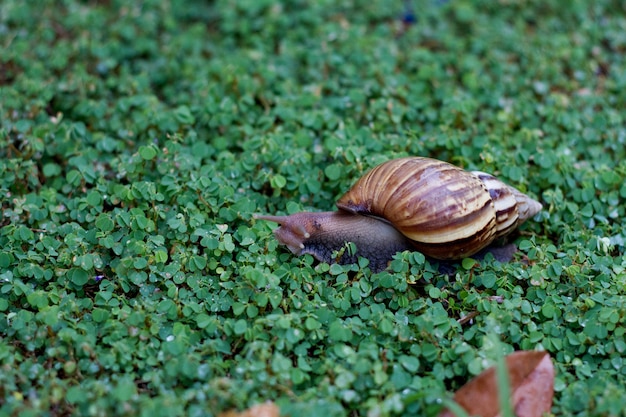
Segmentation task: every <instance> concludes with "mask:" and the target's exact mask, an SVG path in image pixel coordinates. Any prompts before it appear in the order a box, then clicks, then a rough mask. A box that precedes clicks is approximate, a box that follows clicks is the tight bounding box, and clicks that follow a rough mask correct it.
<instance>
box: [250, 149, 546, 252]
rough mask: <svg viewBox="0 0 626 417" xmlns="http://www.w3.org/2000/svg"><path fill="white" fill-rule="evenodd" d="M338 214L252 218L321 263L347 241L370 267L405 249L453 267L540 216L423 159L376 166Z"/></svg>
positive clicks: (496, 184)
mask: <svg viewBox="0 0 626 417" xmlns="http://www.w3.org/2000/svg"><path fill="white" fill-rule="evenodd" d="M337 207H338V208H339V211H338V212H327V213H297V214H294V215H292V216H257V218H260V219H265V220H270V221H275V222H278V223H280V224H281V227H280V228H279V229H277V230H276V231H275V234H276V236H277V238H278V240H279V241H280V242H281V243H284V244H286V245H287V246H288V247H289V248H290V250H291V251H292V252H294V253H296V254H302V253H311V254H313V255H314V256H315V257H316V258H318V259H319V260H322V261H326V262H332V261H334V260H333V259H330V258H331V257H330V255H329V253H332V251H333V250H338V249H340V248H341V247H342V246H343V245H344V244H345V243H346V242H349V241H352V242H354V243H355V244H356V246H357V250H358V252H359V255H360V256H365V257H368V258H370V260H372V258H373V257H374V258H375V257H382V258H386V260H390V259H391V256H393V253H395V252H396V251H397V250H404V249H405V248H412V249H415V250H418V251H420V252H422V253H423V254H425V255H427V256H429V257H432V258H435V259H441V260H454V259H460V258H464V257H468V256H471V255H473V254H475V253H476V252H478V251H480V250H481V249H484V248H485V247H487V246H488V245H489V244H490V243H492V242H493V241H494V240H495V239H497V238H499V237H502V236H505V235H507V234H508V233H510V232H511V231H512V230H513V229H515V228H516V227H518V226H519V225H520V224H522V223H523V222H524V221H525V220H527V219H528V218H530V217H532V216H534V215H535V214H537V213H538V212H539V211H540V210H541V208H542V206H541V204H540V203H539V202H537V201H535V200H533V199H532V198H530V197H528V196H527V195H525V194H523V193H521V192H520V191H519V190H517V189H515V188H513V187H511V186H509V185H506V184H505V183H503V182H502V181H500V180H498V179H497V178H495V177H493V176H492V175H489V174H486V173H484V172H478V171H473V172H470V171H465V170H463V169H461V168H459V167H456V166H454V165H452V164H449V163H447V162H443V161H438V160H435V159H430V158H422V157H408V158H400V159H394V160H391V161H388V162H385V163H383V164H381V165H378V166H377V167H375V168H374V169H372V170H371V171H370V172H368V173H367V174H365V175H364V176H363V177H361V178H360V179H359V180H358V181H357V182H356V183H355V184H354V185H353V186H352V188H351V189H350V190H349V191H348V192H347V193H346V194H344V195H343V196H342V197H341V198H340V199H339V201H337ZM351 216H352V217H351ZM374 222H375V223H374ZM348 223H349V226H348ZM368 228H369V229H372V232H371V233H368V232H367V230H368ZM351 231H354V233H351ZM398 232H399V233H398ZM377 236H380V237H381V239H380V242H379V241H378V239H377ZM390 242H394V243H390ZM390 252H392V253H391V254H390ZM340 261H342V262H344V261H345V260H343V259H342V260H340ZM351 261H352V260H351ZM376 261H377V262H379V263H380V262H381V261H379V260H378V259H377V260H376Z"/></svg>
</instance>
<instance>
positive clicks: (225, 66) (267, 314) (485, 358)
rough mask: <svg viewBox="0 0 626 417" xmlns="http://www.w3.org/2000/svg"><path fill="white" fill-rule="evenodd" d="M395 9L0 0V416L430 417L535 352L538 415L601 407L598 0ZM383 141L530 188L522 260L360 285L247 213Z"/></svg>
mask: <svg viewBox="0 0 626 417" xmlns="http://www.w3.org/2000/svg"><path fill="white" fill-rule="evenodd" d="M406 3H410V2H401V1H397V2H395V3H390V2H387V1H379V0H374V1H369V2H364V1H356V2H331V1H327V0H321V1H316V2H306V1H300V0H293V1H284V2H279V1H273V0H263V1H256V0H255V1H252V0H248V1H240V2H235V1H229V0H219V1H215V2H200V1H193V0H188V1H185V2H169V1H165V2H163V1H143V2H138V3H136V4H133V5H128V4H127V3H124V2H119V1H111V2H84V1H75V0H66V1H62V2H53V1H50V0H46V1H42V2H23V1H16V0H4V1H3V2H1V3H0V34H1V35H2V36H0V42H1V44H0V45H1V47H0V195H1V196H2V198H1V199H0V201H1V208H2V210H1V213H2V218H1V219H0V334H2V338H1V339H0V364H1V366H2V368H1V372H0V387H1V388H0V407H1V412H0V414H3V415H4V414H6V415H66V414H75V415H132V416H135V415H141V416H143V415H146V416H148V415H149V416H151V417H154V416H160V415H167V416H172V415H192V416H195V415H207V414H208V415H216V414H218V413H219V412H221V411H224V410H226V409H229V408H244V407H247V406H249V405H251V404H254V403H258V402H262V401H265V400H266V399H271V400H274V401H276V403H277V404H278V405H279V406H280V407H281V410H282V412H283V413H284V415H309V416H318V415H319V416H328V415H332V416H348V415H350V416H354V415H366V414H367V415H388V416H391V415H435V414H436V413H437V412H438V410H440V408H441V404H442V399H443V398H447V397H448V394H447V391H454V390H455V389H457V388H458V387H460V386H461V385H462V384H463V383H464V382H465V381H466V380H467V379H469V378H470V377H471V376H473V375H476V374H478V373H480V372H481V371H482V370H483V369H485V367H487V366H488V365H490V364H492V363H493V362H494V361H495V360H497V358H499V357H501V356H502V354H503V353H507V352H510V351H513V350H516V349H545V350H547V351H549V352H550V354H551V356H552V357H553V358H554V362H555V367H556V371H557V376H556V385H555V389H556V397H555V404H554V407H553V412H554V414H555V415H571V416H587V415H593V416H618V415H623V401H622V397H623V392H624V389H625V387H626V362H625V361H624V359H623V358H624V357H625V354H626V342H624V339H625V338H624V336H625V332H626V330H624V329H626V307H625V306H626V291H625V288H626V256H625V255H624V245H625V244H624V241H625V239H626V235H625V232H624V230H626V223H625V221H624V219H625V218H626V213H625V210H626V205H625V204H624V200H625V199H626V185H625V184H626V162H624V161H626V145H625V144H626V133H625V132H626V130H625V129H624V126H625V120H624V112H623V109H624V108H626V95H625V94H626V88H625V87H626V65H625V62H624V56H625V54H624V51H625V49H626V35H625V33H626V30H625V29H626V20H625V18H624V8H623V5H622V4H620V2H615V1H610V0H602V1H596V2H585V1H573V2H570V4H568V5H567V7H564V6H563V5H562V4H561V2H558V1H556V0H547V1H546V0H543V1H525V2H521V1H501V2H492V1H479V2H470V1H464V0H451V1H448V2H440V1H426V2H419V4H418V2H414V3H415V4H414V5H413V7H414V8H415V10H414V12H415V14H416V18H417V21H416V23H415V24H413V25H405V24H403V23H402V15H403V13H406V10H405V9H404V8H405V4H406ZM407 154H411V155H426V156H431V157H435V158H439V159H444V160H448V161H450V162H453V163H456V164H458V165H461V166H463V167H466V168H470V169H480V170H484V171H489V172H492V173H494V174H496V175H498V176H499V177H501V178H502V179H504V180H505V181H507V182H509V183H511V184H512V185H515V186H517V187H519V188H520V189H522V190H523V191H526V192H528V193H529V194H531V195H534V196H537V197H538V198H539V199H540V200H541V201H542V202H543V203H544V207H545V210H544V211H543V212H541V213H540V214H539V215H538V216H537V217H536V218H535V221H531V222H529V223H528V224H527V225H526V226H524V228H523V230H522V231H521V232H519V233H518V234H516V235H515V236H513V237H512V239H515V240H516V242H517V243H518V246H519V248H520V251H521V254H520V256H518V258H517V259H516V260H515V261H514V262H512V263H509V264H506V265H504V264H500V263H498V262H496V261H495V260H493V259H492V258H491V257H490V256H488V257H487V259H485V260H483V261H480V262H476V261H474V260H471V259H470V260H465V261H463V262H461V263H459V264H458V265H455V266H454V267H453V269H454V270H453V272H452V274H451V275H449V276H448V275H444V274H441V273H439V272H438V269H437V265H435V264H434V263H431V262H430V261H429V260H427V259H425V258H424V257H423V256H422V255H421V254H419V253H403V254H399V255H397V257H396V259H394V261H393V262H392V263H391V266H390V268H389V269H388V270H387V271H384V272H381V273H379V274H372V273H371V272H370V270H369V269H368V267H367V261H365V260H361V261H360V262H359V264H358V265H349V266H339V265H331V266H329V265H325V264H320V265H318V264H315V263H314V261H313V259H312V258H311V257H310V256H304V257H302V258H296V257H294V256H293V255H291V254H290V253H288V251H286V250H284V249H283V248H280V247H279V246H278V244H277V242H276V241H275V240H274V239H273V237H272V235H271V228H270V226H269V225H268V224H266V222H261V221H255V220H253V219H252V215H253V214H254V213H259V212H263V213H265V212H283V213H293V212H296V211H300V210H304V209H315V210H330V209H332V208H333V205H334V203H333V202H334V201H335V199H336V198H337V197H338V196H339V195H340V194H341V193H342V192H343V191H345V190H346V189H347V188H348V187H349V186H350V184H351V183H352V182H353V181H354V180H355V179H356V178H357V177H358V176H359V175H361V174H362V173H363V172H364V171H366V170H367V169H368V168H370V167H372V166H373V165H375V164H377V163H380V162H383V161H385V160H387V159H390V158H392V157H396V156H402V155H407ZM346 250H350V247H347V248H346ZM467 317H473V318H472V319H471V320H469V319H467V320H466V319H464V318H467ZM494 338H495V339H494ZM493 340H499V343H498V346H500V345H501V346H503V349H504V350H506V352H500V351H496V349H494V348H493V343H494V342H493Z"/></svg>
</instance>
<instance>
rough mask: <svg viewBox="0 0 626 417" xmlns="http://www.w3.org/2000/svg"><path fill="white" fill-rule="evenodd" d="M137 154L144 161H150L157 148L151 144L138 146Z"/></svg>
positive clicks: (155, 154) (154, 155)
mask: <svg viewBox="0 0 626 417" xmlns="http://www.w3.org/2000/svg"><path fill="white" fill-rule="evenodd" d="M139 155H140V156H141V158H143V159H144V160H146V161H151V160H152V159H154V158H155V157H156V156H157V150H156V149H155V148H154V147H153V146H150V145H148V146H140V147H139Z"/></svg>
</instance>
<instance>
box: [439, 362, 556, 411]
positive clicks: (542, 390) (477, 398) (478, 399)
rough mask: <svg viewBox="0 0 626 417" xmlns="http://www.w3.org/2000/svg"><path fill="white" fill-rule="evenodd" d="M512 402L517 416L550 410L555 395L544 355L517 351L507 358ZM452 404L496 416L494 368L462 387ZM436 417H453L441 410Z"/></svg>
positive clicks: (496, 396)
mask: <svg viewBox="0 0 626 417" xmlns="http://www.w3.org/2000/svg"><path fill="white" fill-rule="evenodd" d="M505 359H506V367H507V370H508V373H509V382H510V389H511V394H512V399H511V403H512V406H513V410H514V412H515V415H516V416H517V417H541V416H543V414H544V413H547V412H549V411H550V408H551V407H552V396H553V394H554V367H553V366H552V361H551V359H550V355H548V353H547V352H537V351H518V352H514V353H512V354H510V355H508V356H507V357H506V358H505ZM454 401H455V402H456V403H457V404H459V405H460V406H461V407H462V408H463V409H464V410H465V411H466V412H467V413H468V414H469V415H471V416H480V417H499V416H500V403H499V399H498V381H497V378H496V368H495V367H491V368H489V369H487V370H485V371H484V372H483V373H481V374H480V375H478V376H477V377H475V378H474V379H472V380H470V381H469V382H468V383H467V384H465V385H463V386H462V387H461V388H460V389H459V390H458V391H457V392H456V394H455V395H454ZM439 417H454V414H453V413H452V412H451V411H449V410H447V409H446V410H444V411H443V412H441V413H440V414H439Z"/></svg>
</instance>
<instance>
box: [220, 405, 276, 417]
mask: <svg viewBox="0 0 626 417" xmlns="http://www.w3.org/2000/svg"><path fill="white" fill-rule="evenodd" d="M217 417H280V409H279V408H278V406H277V405H276V404H274V403H273V402H271V401H268V402H266V403H264V404H257V405H254V406H252V407H250V408H248V409H247V410H243V411H242V412H241V413H238V412H236V411H226V412H225V413H220V414H219V415H218V416H217Z"/></svg>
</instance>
